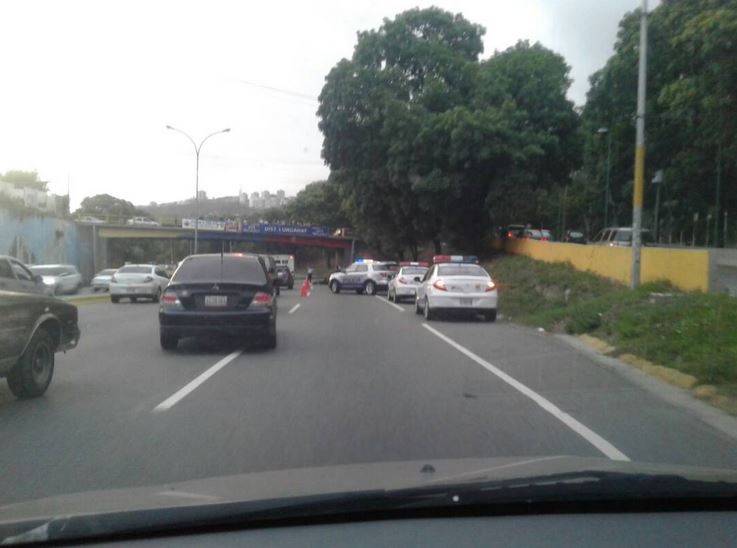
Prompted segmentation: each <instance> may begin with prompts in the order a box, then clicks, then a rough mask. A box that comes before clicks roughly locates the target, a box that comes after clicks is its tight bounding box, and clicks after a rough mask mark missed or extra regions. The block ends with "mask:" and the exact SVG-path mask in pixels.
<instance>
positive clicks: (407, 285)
mask: <svg viewBox="0 0 737 548" xmlns="http://www.w3.org/2000/svg"><path fill="white" fill-rule="evenodd" d="M428 266H429V265H428V264H427V263H423V262H401V263H399V272H397V274H396V276H393V277H392V279H391V280H389V288H388V289H387V292H386V296H387V299H389V300H390V301H394V302H399V301H400V300H402V299H413V300H414V298H415V296H416V295H417V286H418V285H420V282H421V281H422V278H423V276H425V273H426V272H427V269H428Z"/></svg>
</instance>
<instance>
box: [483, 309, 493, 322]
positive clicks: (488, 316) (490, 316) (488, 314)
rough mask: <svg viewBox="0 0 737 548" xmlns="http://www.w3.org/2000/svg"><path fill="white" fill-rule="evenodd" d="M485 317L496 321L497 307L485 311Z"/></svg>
mask: <svg viewBox="0 0 737 548" xmlns="http://www.w3.org/2000/svg"><path fill="white" fill-rule="evenodd" d="M484 319H485V320H486V321H487V322H495V321H496V308H495V309H494V310H488V311H486V312H484Z"/></svg>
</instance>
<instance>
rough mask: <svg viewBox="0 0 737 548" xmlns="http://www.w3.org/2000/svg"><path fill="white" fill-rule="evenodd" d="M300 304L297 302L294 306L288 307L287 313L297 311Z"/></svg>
mask: <svg viewBox="0 0 737 548" xmlns="http://www.w3.org/2000/svg"><path fill="white" fill-rule="evenodd" d="M300 306H302V305H301V304H299V303H298V304H295V305H294V306H293V307H292V308H290V309H289V312H287V314H294V313H295V312H297V309H298V308H299V307H300Z"/></svg>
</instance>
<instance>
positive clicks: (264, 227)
mask: <svg viewBox="0 0 737 548" xmlns="http://www.w3.org/2000/svg"><path fill="white" fill-rule="evenodd" d="M241 232H243V233H247V234H284V235H290V236H329V235H330V231H329V230H328V229H327V228H325V227H322V226H296V225H273V224H268V223H258V224H245V223H244V224H243V225H242V227H241Z"/></svg>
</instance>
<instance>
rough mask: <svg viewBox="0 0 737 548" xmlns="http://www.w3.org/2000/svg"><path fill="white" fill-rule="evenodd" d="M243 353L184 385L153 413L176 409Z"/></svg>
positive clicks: (235, 355)
mask: <svg viewBox="0 0 737 548" xmlns="http://www.w3.org/2000/svg"><path fill="white" fill-rule="evenodd" d="M242 353H243V350H236V351H235V352H233V353H231V354H228V355H227V356H225V357H224V358H223V359H222V360H220V361H219V362H217V363H216V364H215V365H213V366H212V367H210V369H208V370H207V371H205V372H204V373H202V374H200V375H199V376H198V377H196V378H195V379H194V380H192V381H190V382H189V383H187V384H186V385H184V386H183V387H182V388H180V389H179V390H177V391H176V392H174V393H173V394H172V395H171V396H169V397H168V398H166V399H165V400H164V401H162V402H161V403H160V404H159V405H157V406H156V407H154V410H153V412H154V413H159V412H161V411H168V410H169V409H171V408H172V407H174V406H175V405H176V404H177V403H179V402H180V401H181V400H182V399H184V398H185V397H187V395H189V394H190V393H192V392H193V391H194V390H196V389H197V387H199V386H200V385H201V384H202V383H204V382H205V381H206V380H207V379H209V378H210V377H212V376H213V375H214V374H215V373H217V372H218V371H220V370H221V369H222V368H223V367H225V366H226V365H228V364H229V363H230V362H232V361H233V360H234V359H236V358H237V357H238V356H240V355H241V354H242Z"/></svg>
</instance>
